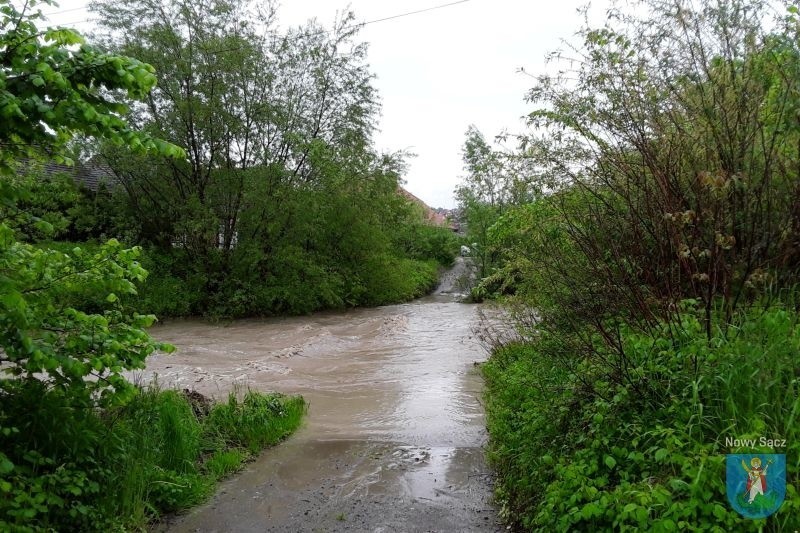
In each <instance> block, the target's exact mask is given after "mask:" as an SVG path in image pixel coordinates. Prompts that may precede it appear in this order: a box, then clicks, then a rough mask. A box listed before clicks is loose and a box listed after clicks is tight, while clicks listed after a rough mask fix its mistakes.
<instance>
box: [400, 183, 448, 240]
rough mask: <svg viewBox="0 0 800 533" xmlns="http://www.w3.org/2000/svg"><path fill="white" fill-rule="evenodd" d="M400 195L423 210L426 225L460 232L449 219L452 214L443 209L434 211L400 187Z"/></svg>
mask: <svg viewBox="0 0 800 533" xmlns="http://www.w3.org/2000/svg"><path fill="white" fill-rule="evenodd" d="M398 193H399V194H400V195H401V196H404V197H405V198H407V199H409V200H411V201H412V202H413V203H415V204H417V205H419V206H420V207H421V208H422V216H423V219H424V221H425V222H426V223H428V224H430V225H431V226H438V227H441V228H449V229H451V230H453V231H457V230H458V228H456V227H455V226H454V225H453V223H452V221H451V220H450V217H449V214H450V212H449V211H448V210H447V209H441V208H437V209H433V208H432V207H430V206H429V205H428V204H426V203H425V202H423V201H422V200H420V199H419V198H417V197H416V196H414V195H413V194H411V193H410V192H409V191H407V190H406V189H404V188H403V187H398Z"/></svg>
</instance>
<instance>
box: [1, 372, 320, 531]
mask: <svg viewBox="0 0 800 533" xmlns="http://www.w3.org/2000/svg"><path fill="white" fill-rule="evenodd" d="M0 394H2V400H3V401H2V402H1V403H0V426H2V427H17V428H19V432H15V433H12V434H4V435H2V437H0V438H1V439H2V441H1V442H2V447H1V448H0V449H2V451H3V453H5V454H6V456H7V458H8V460H9V461H10V463H11V464H13V468H12V469H11V470H8V469H7V468H6V467H3V466H2V465H1V464H0V530H3V531H6V530H11V531H47V530H57V531H114V530H122V529H125V530H130V529H134V530H135V529H141V528H144V527H145V526H146V525H147V524H148V523H150V522H152V521H153V520H157V519H158V518H159V517H160V516H162V515H163V514H165V513H171V512H178V511H182V510H185V509H188V508H190V507H192V506H195V505H197V504H199V503H201V502H203V501H204V500H205V499H207V498H208V497H209V496H210V495H211V494H212V493H213V491H214V486H215V483H216V482H217V481H218V480H220V479H222V478H224V477H225V476H227V475H229V474H231V473H233V472H236V471H237V470H239V469H240V468H241V467H242V465H243V464H244V463H245V462H246V461H247V460H248V459H250V458H251V457H252V456H253V455H255V454H257V453H258V452H260V451H261V450H263V449H264V448H266V447H268V446H271V445H274V444H276V443H278V442H280V441H281V440H282V439H284V438H285V437H286V436H288V435H289V434H290V433H291V432H292V431H294V430H295V429H297V427H299V425H300V422H301V419H302V416H303V414H304V412H305V403H304V401H303V399H302V398H300V397H284V396H280V395H274V394H262V393H258V392H253V391H247V392H246V393H245V394H244V395H243V398H242V399H241V400H240V399H239V398H238V397H237V396H235V395H231V396H230V397H229V398H228V400H227V401H226V402H224V403H220V404H211V405H208V404H206V402H205V401H204V400H202V397H200V398H201V400H200V401H198V396H197V395H191V396H189V395H186V394H184V393H181V392H178V391H174V390H160V389H159V388H158V387H156V386H153V387H150V388H148V389H144V390H140V391H139V393H138V394H137V396H136V398H135V399H134V400H133V401H131V402H130V403H129V404H127V405H125V406H123V407H117V408H113V409H109V410H106V411H103V412H98V411H97V410H95V409H93V408H91V407H88V406H87V404H82V403H81V402H78V401H77V400H76V399H74V398H68V397H66V396H64V395H63V394H61V393H60V392H59V390H58V389H47V388H46V387H44V386H43V385H42V384H41V383H39V382H35V381H28V382H22V381H20V382H14V381H4V382H2V389H0ZM21 413H24V414H21Z"/></svg>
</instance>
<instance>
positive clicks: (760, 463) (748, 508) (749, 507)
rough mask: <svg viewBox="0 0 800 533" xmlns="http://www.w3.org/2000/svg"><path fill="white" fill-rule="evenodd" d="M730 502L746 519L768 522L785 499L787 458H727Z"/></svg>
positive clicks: (759, 455)
mask: <svg viewBox="0 0 800 533" xmlns="http://www.w3.org/2000/svg"><path fill="white" fill-rule="evenodd" d="M725 470H726V476H725V485H726V488H727V490H728V501H729V502H730V504H731V505H732V506H733V508H734V509H735V510H736V512H737V513H739V514H740V515H742V516H743V517H745V518H753V519H755V518H765V517H767V516H769V515H771V514H773V513H774V512H775V511H777V510H778V509H780V507H781V505H782V504H783V499H784V498H785V497H786V455H785V454H782V453H781V454H777V453H729V454H727V455H726V457H725Z"/></svg>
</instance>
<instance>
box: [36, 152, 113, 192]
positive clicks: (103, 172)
mask: <svg viewBox="0 0 800 533" xmlns="http://www.w3.org/2000/svg"><path fill="white" fill-rule="evenodd" d="M21 164H22V165H27V164H28V162H27V161H23V162H22V163H21ZM39 164H41V168H42V172H43V174H44V175H46V176H52V175H55V174H68V175H70V176H72V179H74V180H75V183H76V184H77V185H79V186H81V187H85V188H87V189H89V190H90V191H97V190H98V189H99V188H100V184H101V183H102V184H105V185H106V186H107V187H110V186H112V185H115V184H117V183H119V180H118V179H117V177H116V176H115V175H114V172H113V171H112V170H111V167H109V166H108V164H106V163H105V161H103V160H102V159H100V158H99V157H93V158H91V159H89V161H86V162H85V163H81V162H76V163H75V165H73V166H68V165H63V164H61V163H56V162H54V161H43V162H41V163H39ZM31 166H33V165H31Z"/></svg>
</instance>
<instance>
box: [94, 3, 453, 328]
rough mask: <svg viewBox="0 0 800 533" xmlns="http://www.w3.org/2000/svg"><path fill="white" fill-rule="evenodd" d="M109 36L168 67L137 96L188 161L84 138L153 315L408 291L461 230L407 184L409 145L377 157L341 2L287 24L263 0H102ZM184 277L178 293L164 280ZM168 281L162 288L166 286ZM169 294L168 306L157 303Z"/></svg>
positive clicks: (373, 104)
mask: <svg viewBox="0 0 800 533" xmlns="http://www.w3.org/2000/svg"><path fill="white" fill-rule="evenodd" d="M92 9H93V10H95V11H96V13H97V15H98V17H99V19H100V25H101V28H102V31H101V33H102V35H103V36H104V37H103V42H104V43H105V45H106V46H107V47H108V48H109V49H112V50H115V51H117V52H119V53H124V54H128V55H133V56H135V57H137V58H139V59H141V60H144V61H147V62H148V63H149V64H152V65H154V66H155V67H156V68H157V69H158V70H159V71H160V72H169V76H164V77H163V78H162V79H161V80H160V82H159V84H158V85H157V86H156V87H155V88H154V90H153V91H152V92H151V93H150V94H149V95H148V98H147V101H146V105H139V106H135V107H134V113H132V115H131V117H130V118H131V120H132V121H133V122H134V123H135V124H136V125H137V127H138V128H139V130H141V131H145V132H148V133H149V134H152V135H154V136H158V137H160V138H164V139H168V140H169V141H170V142H172V143H174V144H176V145H178V146H181V147H182V148H184V150H185V152H186V155H187V159H185V160H178V159H174V158H173V159H171V158H157V157H143V156H140V155H137V154H136V153H133V152H131V151H130V150H121V149H119V148H117V147H115V146H114V145H111V144H109V143H100V144H99V145H94V146H90V147H89V151H92V150H94V151H98V152H99V153H101V154H102V155H103V156H104V158H105V160H106V161H107V162H108V163H109V164H110V166H111V168H112V169H113V173H114V175H115V177H116V179H117V180H118V182H119V184H120V186H121V188H122V189H123V190H124V194H125V199H126V201H125V202H124V204H123V205H122V206H121V207H122V209H121V210H122V211H123V212H124V216H122V217H118V226H117V228H116V231H115V233H114V234H115V236H117V237H118V238H120V239H121V240H124V241H126V242H132V243H136V244H141V245H143V246H147V247H148V248H150V249H152V250H153V253H152V257H154V258H156V260H155V261H156V263H157V264H158V268H157V269H156V270H157V272H158V274H157V275H156V277H157V278H158V277H159V276H160V274H161V273H163V280H159V279H154V280H152V285H151V287H150V288H145V292H146V293H149V295H150V296H152V298H149V301H152V302H155V301H156V300H163V302H159V304H157V305H155V306H154V307H152V309H153V310H155V311H159V312H166V313H172V312H189V313H197V314H210V315H222V316H232V317H235V316H244V315H265V314H280V313H307V312H310V311H313V310H316V309H322V308H331V307H333V308H340V307H347V306H354V305H374V304H381V303H389V302H393V301H402V300H408V299H410V298H413V297H415V296H418V295H420V294H422V293H424V292H425V291H426V290H428V289H429V288H430V287H431V285H432V284H433V283H434V281H435V276H436V274H435V270H436V269H435V267H434V266H433V264H432V263H431V262H430V260H432V259H435V260H437V261H438V262H439V263H440V264H444V265H446V264H449V263H450V262H452V260H453V257H454V252H453V248H454V247H453V243H454V242H455V239H454V238H453V237H452V236H451V235H449V233H448V232H447V230H444V229H442V230H433V229H432V228H427V227H424V224H423V220H422V218H421V217H420V216H418V213H417V210H416V208H415V206H414V205H413V204H411V203H410V202H409V201H407V200H406V199H405V198H404V197H403V196H402V195H399V194H398V187H399V186H400V185H401V174H402V172H403V168H404V162H403V157H404V154H402V153H397V154H379V153H377V152H376V151H375V149H374V148H373V145H372V134H373V131H374V129H375V122H376V118H377V116H378V112H379V104H378V97H377V95H376V93H375V90H374V88H373V87H372V85H371V81H372V74H371V73H370V72H369V70H368V68H367V64H366V51H367V50H366V45H365V44H363V43H359V42H358V41H357V40H356V37H357V33H358V26H357V25H356V24H355V23H354V18H353V15H352V14H346V15H344V16H343V18H342V19H340V20H337V21H336V22H335V23H334V25H333V27H332V28H330V29H328V28H325V27H323V26H321V25H320V24H319V23H316V22H309V23H308V24H307V25H305V26H302V27H298V28H293V29H289V30H282V29H281V28H280V27H279V26H278V23H277V12H276V9H275V7H274V6H273V5H272V4H270V3H252V2H247V1H244V0H225V1H223V2H218V1H214V2H210V1H209V2H205V1H204V2H186V1H184V0H137V1H135V2H126V3H124V4H120V3H119V2H106V1H97V2H95V3H94V4H93V7H92ZM174 284H182V285H185V286H187V287H190V288H191V289H190V291H191V293H192V294H191V295H190V296H193V297H191V298H190V299H189V301H188V302H174V304H175V305H173V304H172V303H170V302H169V301H167V300H169V299H171V298H172V295H171V293H169V292H167V291H166V288H167V287H168V286H170V285H174ZM162 288H163V289H164V290H163V291H162ZM162 304H163V305H162Z"/></svg>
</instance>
